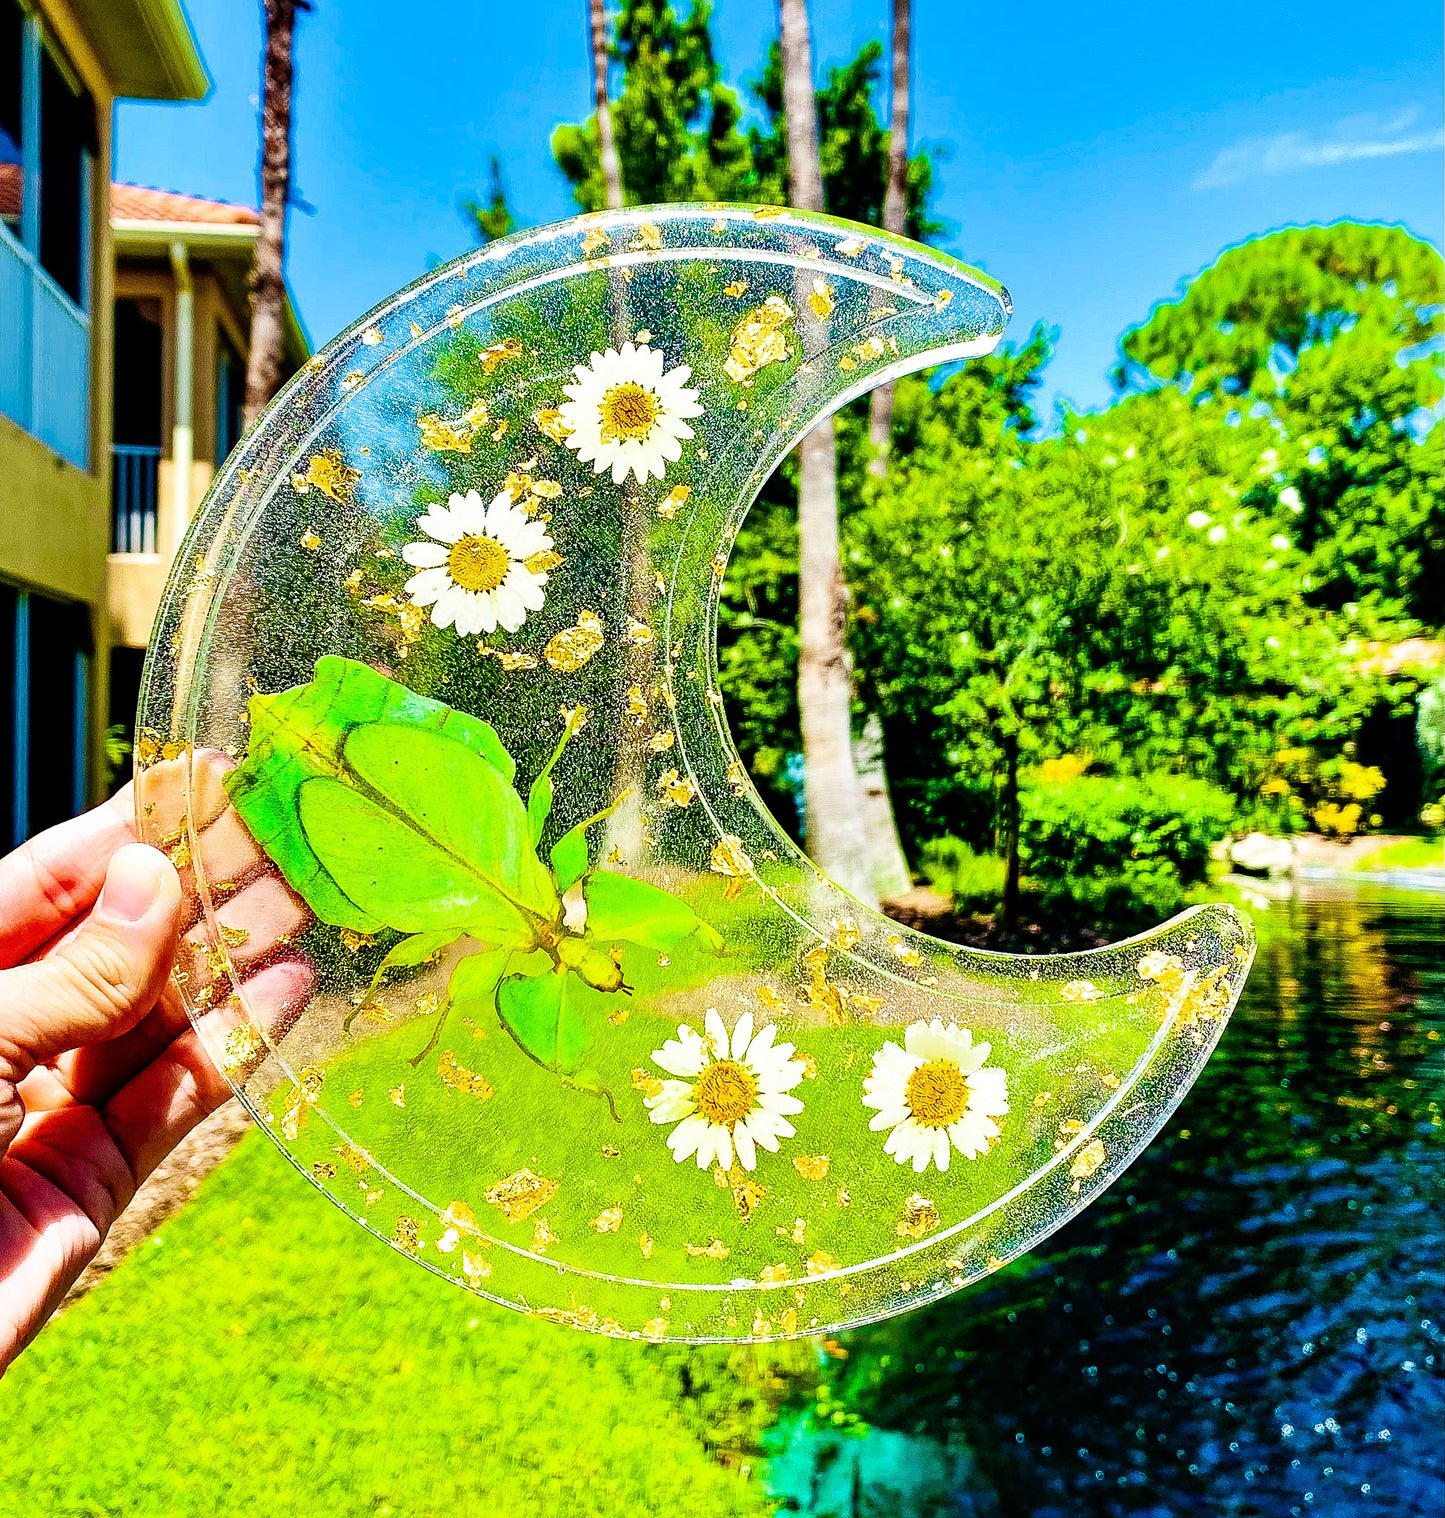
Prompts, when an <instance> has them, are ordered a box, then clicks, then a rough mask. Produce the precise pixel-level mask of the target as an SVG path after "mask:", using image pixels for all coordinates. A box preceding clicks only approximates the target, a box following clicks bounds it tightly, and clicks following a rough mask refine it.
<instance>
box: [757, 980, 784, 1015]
mask: <svg viewBox="0 0 1445 1518" xmlns="http://www.w3.org/2000/svg"><path fill="white" fill-rule="evenodd" d="M753 995H754V996H756V997H757V999H758V1005H759V1006H760V1007H762V1008H763V1009H764V1010H765V1011H768V1012H773V1013H778V1012H786V1011H787V1010H788V1004H787V1002H785V1001H784V1000H783V998H782V997H781V996H779V995H778V993H777V992H776V991H775V990H773V988H772V987H771V986H759V987H758V988H757V989H756V990H755V991H754V992H753Z"/></svg>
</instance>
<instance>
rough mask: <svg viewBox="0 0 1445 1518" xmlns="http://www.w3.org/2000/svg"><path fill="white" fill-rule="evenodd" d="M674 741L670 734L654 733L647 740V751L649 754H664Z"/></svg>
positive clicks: (665, 732)
mask: <svg viewBox="0 0 1445 1518" xmlns="http://www.w3.org/2000/svg"><path fill="white" fill-rule="evenodd" d="M676 741H677V740H676V739H675V738H674V736H673V735H672V733H671V732H667V731H664V732H660V733H654V734H653V735H652V736H651V737H650V738H649V739H648V740H647V751H648V753H650V754H665V753H666V752H667V751H668V749H670V748H671V747H672V745H673V744H674V743H675V742H676Z"/></svg>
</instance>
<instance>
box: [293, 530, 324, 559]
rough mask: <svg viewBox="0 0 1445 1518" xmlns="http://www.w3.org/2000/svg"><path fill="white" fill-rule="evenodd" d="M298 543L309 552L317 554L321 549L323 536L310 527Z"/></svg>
mask: <svg viewBox="0 0 1445 1518" xmlns="http://www.w3.org/2000/svg"><path fill="white" fill-rule="evenodd" d="M297 542H299V543H300V544H301V546H302V547H303V548H304V549H305V550H306V551H307V553H315V552H316V550H317V549H318V548H320V547H321V534H320V533H319V532H317V531H316V529H315V528H314V527H308V528H307V529H306V531H305V532H303V533H302V534H301V536H300V537H299V538H298V539H297Z"/></svg>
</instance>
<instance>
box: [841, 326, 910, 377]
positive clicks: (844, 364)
mask: <svg viewBox="0 0 1445 1518" xmlns="http://www.w3.org/2000/svg"><path fill="white" fill-rule="evenodd" d="M890 347H893V348H894V349H895V350H896V347H897V344H896V343H894V342H893V341H892V340H891V339H887V340H885V339H884V338H881V337H879V336H878V334H877V333H876V332H875V333H874V334H873V336H872V337H865V338H864V339H863V341H862V342H861V343H854V344H853V346H852V347H851V348H849V350H848V352H847V353H845V354H844V355H843V356H842V357H841V358H840V359H839V360H838V367H839V368H840V369H843V370H848V369H856V368H857V367H858V365H859V364H868V363H872V362H873V361H874V360H875V359H880V358H882V357H883V355H884V354H885V353H887V352H888V350H889V348H890Z"/></svg>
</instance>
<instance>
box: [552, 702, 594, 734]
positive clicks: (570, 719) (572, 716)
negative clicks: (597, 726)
mask: <svg viewBox="0 0 1445 1518" xmlns="http://www.w3.org/2000/svg"><path fill="white" fill-rule="evenodd" d="M559 715H560V716H561V718H562V731H563V732H564V733H565V734H566V736H567V737H569V738H575V737H576V736H577V734H578V733H580V732H581V731H582V729H583V728H584V727H586V726H587V708H586V707H585V706H564V707H562V708H561V709H560V713H559Z"/></svg>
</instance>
